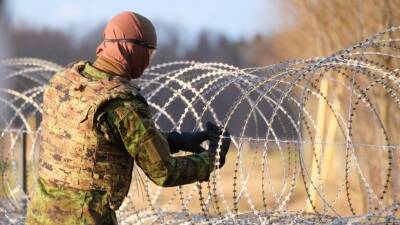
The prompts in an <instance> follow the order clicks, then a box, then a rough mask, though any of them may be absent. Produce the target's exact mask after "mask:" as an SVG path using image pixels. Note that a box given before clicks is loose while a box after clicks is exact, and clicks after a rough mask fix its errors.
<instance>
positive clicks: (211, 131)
mask: <svg viewBox="0 0 400 225" xmlns="http://www.w3.org/2000/svg"><path fill="white" fill-rule="evenodd" d="M206 127H207V133H208V138H209V140H210V144H209V149H208V150H209V151H210V153H211V154H212V155H213V156H214V157H216V156H217V148H218V142H219V140H220V137H221V134H222V128H221V127H218V126H217V125H215V124H213V123H210V122H207V124H206ZM222 137H223V139H222V143H221V146H220V147H221V148H220V152H219V156H220V158H219V167H218V168H221V167H223V166H224V165H225V158H226V154H227V153H228V150H229V146H230V145H231V138H230V134H229V131H228V130H227V129H225V131H224V133H223V134H222Z"/></svg>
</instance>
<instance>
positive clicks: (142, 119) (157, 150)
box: [104, 98, 214, 187]
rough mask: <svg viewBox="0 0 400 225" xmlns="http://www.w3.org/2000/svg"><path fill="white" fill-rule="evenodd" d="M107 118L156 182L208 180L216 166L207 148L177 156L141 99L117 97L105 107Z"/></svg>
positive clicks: (166, 184)
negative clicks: (173, 154) (197, 152)
mask: <svg viewBox="0 0 400 225" xmlns="http://www.w3.org/2000/svg"><path fill="white" fill-rule="evenodd" d="M104 112H105V115H106V122H107V123H108V127H110V129H111V130H112V132H111V133H113V136H114V137H117V136H118V137H120V140H121V141H122V143H123V145H124V146H125V148H126V150H127V151H128V152H129V154H130V155H131V156H132V157H133V158H134V159H135V161H136V163H137V165H138V166H139V167H140V168H141V169H142V170H143V171H144V173H145V174H146V175H147V176H148V177H149V178H150V179H151V180H152V181H153V182H154V183H155V184H157V185H159V186H164V187H171V186H178V185H184V184H189V183H193V182H196V181H207V180H208V179H209V175H210V173H211V172H212V170H213V168H214V159H213V157H212V155H211V154H210V153H209V152H208V151H205V152H202V153H200V154H193V155H188V156H178V157H174V156H172V155H171V154H170V150H169V146H168V142H167V140H166V138H165V136H164V135H163V134H162V133H160V132H159V131H158V130H157V129H156V127H155V125H154V122H153V120H152V119H151V116H150V113H149V107H148V105H147V103H145V102H143V101H142V100H139V99H136V98H132V99H130V100H117V101H114V102H113V103H112V104H108V106H107V107H105V109H104Z"/></svg>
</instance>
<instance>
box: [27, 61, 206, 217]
mask: <svg viewBox="0 0 400 225" xmlns="http://www.w3.org/2000/svg"><path fill="white" fill-rule="evenodd" d="M82 74H83V75H85V76H90V78H91V79H96V80H97V79H101V78H104V77H107V76H110V75H108V74H106V73H103V72H102V71H99V70H97V69H96V68H94V67H93V66H91V65H90V63H86V65H85V68H84V70H83V72H82ZM96 123H97V127H100V129H101V131H102V134H103V135H104V137H105V138H106V139H107V140H110V141H114V142H116V143H120V144H121V148H123V149H125V150H126V151H127V152H128V153H129V155H130V156H131V157H132V158H133V159H134V161H135V162H136V164H137V165H138V166H139V167H140V168H141V169H142V170H143V171H144V173H145V174H146V175H147V176H148V177H149V179H151V180H152V181H153V182H154V183H155V184H157V185H159V186H164V187H169V186H178V185H184V184H189V183H193V182H196V181H206V180H208V178H209V174H210V172H211V171H212V169H213V159H212V158H213V157H212V156H211V155H210V154H209V153H208V151H205V152H203V153H200V154H193V155H188V156H181V157H175V156H172V155H171V154H170V152H169V147H168V143H167V141H166V139H165V137H164V136H163V135H162V134H161V133H160V132H159V131H158V130H157V129H156V127H155V125H154V122H153V120H152V118H151V115H150V113H149V107H148V105H147V103H146V101H145V100H144V98H143V97H141V96H140V95H136V96H132V97H131V98H130V99H118V98H116V99H111V100H109V101H108V102H107V103H106V104H105V105H104V107H102V108H101V112H100V113H98V114H97V118H96ZM110 194H111V193H108V192H107V191H101V190H79V189H76V188H68V187H63V186H58V185H56V184H53V183H49V182H47V181H45V180H43V179H41V178H39V179H38V182H37V185H36V187H35V190H34V193H33V195H32V199H31V200H30V201H29V203H28V213H27V219H26V224H31V225H32V224H41V225H47V224H49V225H50V224H52V225H53V224H68V225H77V224H79V225H89V224H96V225H99V224H117V220H116V215H115V211H114V210H113V209H111V208H110V206H109V202H108V201H109V196H110Z"/></svg>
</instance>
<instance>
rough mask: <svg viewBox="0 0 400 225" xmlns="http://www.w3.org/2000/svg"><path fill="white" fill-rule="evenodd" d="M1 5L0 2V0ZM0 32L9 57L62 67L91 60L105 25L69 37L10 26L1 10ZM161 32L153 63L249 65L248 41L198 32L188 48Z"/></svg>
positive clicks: (175, 35) (170, 31)
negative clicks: (44, 62) (0, 31)
mask: <svg viewBox="0 0 400 225" xmlns="http://www.w3.org/2000/svg"><path fill="white" fill-rule="evenodd" d="M0 1H1V3H2V5H3V6H4V4H3V3H4V0H0ZM1 14H2V15H3V17H2V18H3V19H2V20H3V22H2V23H3V32H2V34H1V35H2V36H7V39H8V40H9V43H8V44H9V46H10V49H11V53H10V54H11V56H12V57H37V58H42V59H47V60H51V61H54V62H57V63H60V64H62V65H65V64H68V63H70V62H72V61H76V60H81V59H85V60H93V59H94V58H95V51H96V47H97V46H98V44H99V43H100V42H101V40H102V32H103V28H104V25H105V24H101V25H99V26H98V27H94V28H88V31H87V32H86V33H85V34H83V35H82V37H79V38H77V37H73V36H72V35H71V34H69V33H68V31H64V30H53V29H48V28H37V27H33V26H31V25H30V24H29V23H26V24H18V25H13V24H12V23H11V22H10V18H9V17H8V16H7V15H6V16H4V14H5V12H4V10H2V12H1ZM156 27H157V29H158V30H162V31H163V32H164V35H163V37H166V38H165V40H160V41H159V46H158V50H157V54H156V56H155V58H154V60H153V62H152V63H153V64H157V63H161V62H169V61H175V60H196V61H204V62H211V61H219V62H223V63H228V64H232V65H236V66H240V67H245V66H249V65H253V62H252V61H251V57H249V56H248V54H246V52H247V49H248V48H249V46H250V45H252V41H245V40H238V41H233V40H231V39H229V38H227V37H226V36H225V35H224V34H215V33H214V32H210V31H206V30H204V31H201V32H200V33H199V34H198V35H197V37H196V38H195V40H196V41H195V42H194V43H192V44H191V45H188V44H186V45H185V44H183V43H185V42H187V40H182V37H181V36H180V33H179V32H180V31H179V30H178V29H176V28H174V26H172V25H169V24H165V23H160V24H156Z"/></svg>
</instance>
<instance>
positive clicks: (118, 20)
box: [94, 12, 157, 79]
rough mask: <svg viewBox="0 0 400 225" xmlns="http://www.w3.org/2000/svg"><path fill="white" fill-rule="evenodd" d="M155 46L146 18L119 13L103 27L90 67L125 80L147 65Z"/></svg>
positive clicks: (139, 72) (152, 31)
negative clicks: (111, 73)
mask: <svg viewBox="0 0 400 225" xmlns="http://www.w3.org/2000/svg"><path fill="white" fill-rule="evenodd" d="M156 45H157V35H156V32H155V28H154V26H153V24H152V23H151V22H150V20H148V19H147V18H145V17H143V16H141V15H139V14H137V13H134V12H123V13H120V14H118V15H117V16H115V17H114V18H112V19H111V21H110V22H109V23H108V24H107V26H106V27H105V29H104V40H103V42H102V43H100V45H99V46H98V47H97V51H96V54H97V60H96V62H95V63H94V66H96V67H98V68H99V69H101V70H104V71H106V72H107V70H108V71H111V72H113V73H120V74H117V75H120V76H123V77H127V78H129V79H134V78H138V77H140V76H141V75H142V74H143V71H144V70H145V69H146V67H147V66H148V65H149V62H150V58H151V56H152V53H153V52H154V51H155V48H156ZM107 67H110V68H107Z"/></svg>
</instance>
